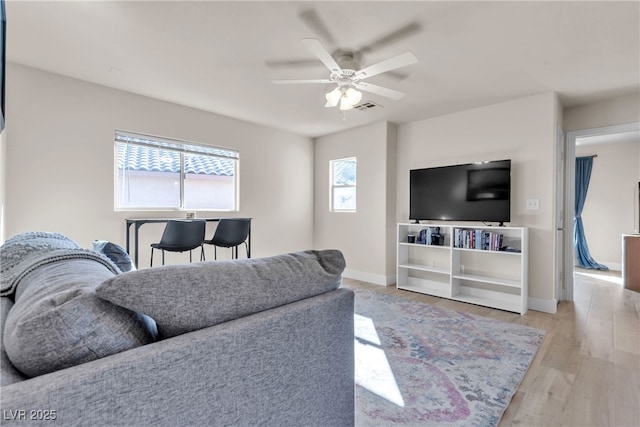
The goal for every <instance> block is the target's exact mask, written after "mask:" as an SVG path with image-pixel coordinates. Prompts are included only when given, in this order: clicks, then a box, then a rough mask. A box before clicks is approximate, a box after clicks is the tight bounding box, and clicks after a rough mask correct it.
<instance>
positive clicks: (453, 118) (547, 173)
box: [397, 93, 558, 309]
mask: <svg viewBox="0 0 640 427" xmlns="http://www.w3.org/2000/svg"><path fill="white" fill-rule="evenodd" d="M556 107H557V101H556V96H555V94H553V93H545V94H541V95H535V96H530V97H526V98H522V99H518V100H515V101H509V102H504V103H500V104H495V105H490V106H487V107H482V108H477V109H473V110H469V111H462V112H459V113H454V114H450V115H446V116H441V117H435V118H431V119H426V120H422V121H417V122H412V123H406V124H401V125H399V126H398V163H397V221H398V222H407V221H408V218H409V170H410V169H416V168H424V167H433V166H445V165H452V164H461V163H469V162H474V161H483V160H501V159H511V160H512V176H511V179H512V184H511V194H512V201H511V223H510V225H512V226H522V227H529V233H530V234H529V242H530V244H529V250H530V258H529V271H530V274H529V296H530V297H532V299H531V301H532V302H533V304H530V307H531V308H534V309H537V308H538V306H544V307H552V308H553V309H554V307H555V305H554V303H555V301H554V299H555V292H554V275H553V267H554V250H555V249H554V238H555V223H554V203H555V202H554V197H555V146H556V145H555V141H556V124H557V118H558V117H557V116H558V111H557V108H556ZM527 199H538V200H539V205H540V209H539V210H526V209H525V206H526V205H525V203H526V200H527Z"/></svg>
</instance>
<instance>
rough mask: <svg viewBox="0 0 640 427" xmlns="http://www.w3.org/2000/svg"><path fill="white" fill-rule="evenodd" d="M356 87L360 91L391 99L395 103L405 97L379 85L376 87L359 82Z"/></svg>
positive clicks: (398, 92) (401, 93)
mask: <svg viewBox="0 0 640 427" xmlns="http://www.w3.org/2000/svg"><path fill="white" fill-rule="evenodd" d="M354 86H355V87H356V89H360V90H363V91H365V92H371V93H375V94H376V95H380V96H384V97H386V98H390V99H393V100H395V101H398V100H399V99H401V98H402V97H403V96H404V95H405V94H404V93H403V92H400V91H397V90H393V89H389V88H386V87H382V86H378V85H374V84H371V83H365V82H358V83H355V85H354Z"/></svg>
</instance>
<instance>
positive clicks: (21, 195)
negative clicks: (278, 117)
mask: <svg viewBox="0 0 640 427" xmlns="http://www.w3.org/2000/svg"><path fill="white" fill-rule="evenodd" d="M7 83H8V84H7V102H6V105H7V128H6V130H5V144H6V147H5V148H6V158H5V159H4V160H5V164H6V168H5V172H6V175H5V186H6V188H5V200H4V202H5V212H4V213H5V237H6V238H9V237H11V236H13V235H15V234H18V233H21V232H25V231H33V230H44V231H55V232H59V233H62V234H65V235H68V236H69V237H71V238H72V239H74V240H75V241H76V242H78V244H80V245H81V246H83V247H90V246H91V243H92V241H93V240H94V239H107V240H112V241H115V242H118V243H120V244H124V241H125V223H124V219H125V218H127V217H146V216H152V217H168V216H177V217H184V213H177V212H114V208H113V197H114V196H113V191H114V187H113V186H114V184H113V182H114V179H113V174H114V171H113V168H114V165H113V161H114V160H113V158H114V155H113V136H114V130H115V129H121V130H129V131H134V132H140V133H146V134H151V135H158V136H165V137H169V138H175V139H181V140H187V141H195V142H201V143H206V144H212V145H218V146H223V147H230V148H234V149H238V150H239V151H240V211H239V212H234V213H232V214H219V213H215V212H199V213H198V216H200V217H204V216H214V217H217V216H242V217H245V216H246V217H253V218H254V221H253V229H252V236H253V239H252V244H253V256H267V255H273V254H277V253H282V252H287V251H294V250H303V249H309V248H311V247H312V244H313V225H312V224H313V214H314V212H313V141H312V140H311V139H309V138H306V137H301V136H298V135H294V134H290V133H286V132H282V131H278V130H273V129H269V128H266V127H263V126H258V125H254V124H250V123H247V122H242V121H238V120H234V119H230V118H227V117H223V116H219V115H215V114H211V113H206V112H203V111H199V110H195V109H191V108H186V107H182V106H178V105H175V104H171V103H167V102H163V101H159V100H155V99H151V98H147V97H143V96H139V95H134V94H131V93H127V92H123V91H118V90H115V89H110V88H107V87H103V86H98V85H94V84H90V83H86V82H82V81H79V80H75V79H71V78H67V77H63V76H59V75H56V74H52V73H48V72H43V71H39V70H35V69H32V68H29V67H24V66H20V65H16V64H11V63H10V64H8V69H7ZM163 227H164V226H163V225H155V224H150V225H149V224H148V225H145V226H143V227H142V228H141V233H142V238H141V242H140V249H141V260H142V261H141V263H140V264H141V266H142V267H144V266H146V265H148V254H149V252H148V248H149V244H150V243H152V242H154V241H158V239H159V238H160V235H161V233H162V229H163ZM210 231H211V230H210ZM167 259H168V261H170V262H174V261H175V262H178V261H180V262H183V261H185V260H188V255H186V254H185V255H180V254H168V255H167ZM158 260H159V258H158Z"/></svg>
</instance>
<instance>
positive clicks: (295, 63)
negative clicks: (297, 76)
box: [265, 59, 320, 69]
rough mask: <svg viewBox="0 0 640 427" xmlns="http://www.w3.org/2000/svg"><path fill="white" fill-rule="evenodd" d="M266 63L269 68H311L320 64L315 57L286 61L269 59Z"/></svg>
mask: <svg viewBox="0 0 640 427" xmlns="http://www.w3.org/2000/svg"><path fill="white" fill-rule="evenodd" d="M265 65H266V66H267V67H269V68H273V69H278V68H303V67H304V68H311V67H319V66H320V64H319V63H318V61H317V60H315V59H291V60H288V61H287V60H284V61H267V62H265Z"/></svg>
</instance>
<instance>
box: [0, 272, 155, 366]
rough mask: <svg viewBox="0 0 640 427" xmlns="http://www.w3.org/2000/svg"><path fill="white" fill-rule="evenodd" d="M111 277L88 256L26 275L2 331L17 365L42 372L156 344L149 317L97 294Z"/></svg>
mask: <svg viewBox="0 0 640 427" xmlns="http://www.w3.org/2000/svg"><path fill="white" fill-rule="evenodd" d="M113 276H114V273H113V272H112V271H111V270H109V269H108V268H107V267H106V266H105V265H103V264H101V263H99V262H96V261H95V260H90V259H70V260H62V261H56V262H52V263H49V264H45V265H42V266H39V267H38V268H37V269H35V270H33V271H32V272H30V273H28V274H27V275H25V276H24V277H23V278H22V279H21V281H20V283H19V284H18V285H17V287H16V293H15V304H14V306H13V308H12V309H11V310H10V311H9V314H8V316H7V319H6V325H5V330H4V344H5V350H6V352H7V355H8V356H9V359H10V360H11V362H12V364H13V366H15V367H16V368H17V369H18V370H20V371H21V372H22V373H24V374H25V375H27V376H36V375H42V374H45V373H48V372H53V371H56V370H59V369H63V368H66V367H70V366H74V365H78V364H81V363H85V362H88V361H91V360H95V359H99V358H101V357H105V356H109V355H111V354H115V353H119V352H122V351H125V350H129V349H131V348H134V347H138V346H140V345H144V344H147V343H150V342H153V341H154V340H155V336H154V332H153V330H151V329H149V325H148V324H147V323H145V321H146V320H148V319H144V318H143V317H142V316H141V315H140V314H137V313H135V312H132V311H130V310H127V309H125V308H123V307H120V306H118V305H115V304H112V303H110V302H108V301H105V300H103V299H101V298H98V297H97V296H96V294H95V288H96V287H97V286H98V285H99V284H100V283H101V282H103V281H105V280H107V279H108V278H110V277H113Z"/></svg>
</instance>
